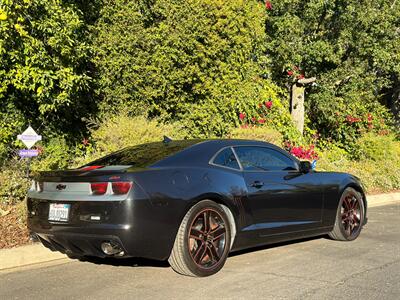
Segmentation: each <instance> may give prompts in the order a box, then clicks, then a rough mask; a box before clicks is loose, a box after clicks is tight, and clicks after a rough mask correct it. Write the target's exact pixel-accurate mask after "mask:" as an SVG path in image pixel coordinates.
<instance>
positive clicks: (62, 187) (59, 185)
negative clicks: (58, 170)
mask: <svg viewBox="0 0 400 300" xmlns="http://www.w3.org/2000/svg"><path fill="white" fill-rule="evenodd" d="M66 187H67V186H66V185H65V184H57V186H56V189H57V190H59V191H61V190H65V189H66Z"/></svg>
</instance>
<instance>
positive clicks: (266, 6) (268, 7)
mask: <svg viewBox="0 0 400 300" xmlns="http://www.w3.org/2000/svg"><path fill="white" fill-rule="evenodd" d="M265 8H266V9H267V10H272V3H271V1H269V0H266V1H265Z"/></svg>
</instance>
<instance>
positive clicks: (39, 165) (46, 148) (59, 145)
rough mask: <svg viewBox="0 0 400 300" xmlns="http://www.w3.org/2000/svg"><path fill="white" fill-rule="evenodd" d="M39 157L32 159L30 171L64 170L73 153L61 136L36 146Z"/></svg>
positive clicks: (69, 162)
mask: <svg viewBox="0 0 400 300" xmlns="http://www.w3.org/2000/svg"><path fill="white" fill-rule="evenodd" d="M36 148H37V149H38V150H39V152H40V155H39V156H38V157H36V158H33V159H32V167H31V170H32V171H47V170H57V169H66V168H68V166H69V165H70V164H71V162H72V159H73V155H74V151H73V150H72V149H71V147H70V146H69V145H67V142H66V141H65V138H63V137H62V136H60V137H55V138H51V139H50V141H49V142H48V143H41V144H39V145H37V146H36Z"/></svg>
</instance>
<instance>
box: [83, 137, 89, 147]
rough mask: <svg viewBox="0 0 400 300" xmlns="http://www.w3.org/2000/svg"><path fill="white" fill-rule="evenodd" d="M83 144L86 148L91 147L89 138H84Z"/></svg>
mask: <svg viewBox="0 0 400 300" xmlns="http://www.w3.org/2000/svg"><path fill="white" fill-rule="evenodd" d="M82 144H83V145H84V146H87V145H89V140H88V139H87V138H84V139H83V140H82Z"/></svg>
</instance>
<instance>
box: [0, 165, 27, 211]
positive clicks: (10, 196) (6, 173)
mask: <svg viewBox="0 0 400 300" xmlns="http://www.w3.org/2000/svg"><path fill="white" fill-rule="evenodd" d="M25 172H26V161H25V160H20V159H17V158H14V159H12V160H10V161H9V162H8V163H7V164H6V165H4V166H3V168H2V169H1V170H0V203H1V204H2V205H10V204H16V203H17V202H19V201H22V200H23V199H24V198H25V196H26V193H27V191H28V189H29V187H30V185H31V180H30V179H29V178H27V177H26V173H25Z"/></svg>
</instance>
